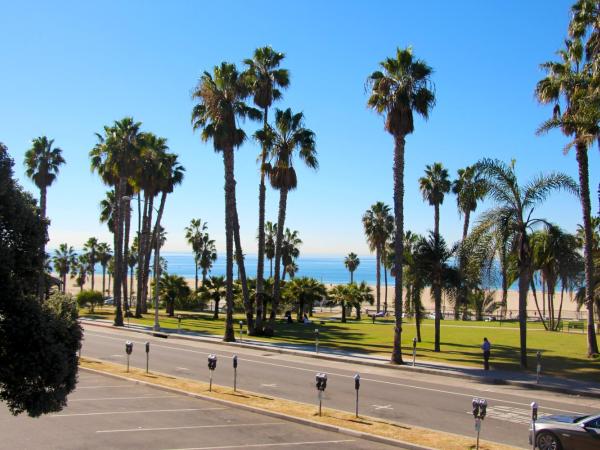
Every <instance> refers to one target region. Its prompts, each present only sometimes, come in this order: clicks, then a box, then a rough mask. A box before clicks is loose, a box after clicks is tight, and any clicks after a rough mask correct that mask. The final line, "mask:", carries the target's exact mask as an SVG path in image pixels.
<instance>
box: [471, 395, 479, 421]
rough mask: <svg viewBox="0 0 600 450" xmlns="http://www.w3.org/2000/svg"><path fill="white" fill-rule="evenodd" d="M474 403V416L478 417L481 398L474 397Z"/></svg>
mask: <svg viewBox="0 0 600 450" xmlns="http://www.w3.org/2000/svg"><path fill="white" fill-rule="evenodd" d="M472 405H473V417H475V418H477V417H478V416H479V399H478V398H474V399H473V403H472Z"/></svg>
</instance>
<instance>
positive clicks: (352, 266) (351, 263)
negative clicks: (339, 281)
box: [344, 252, 360, 284]
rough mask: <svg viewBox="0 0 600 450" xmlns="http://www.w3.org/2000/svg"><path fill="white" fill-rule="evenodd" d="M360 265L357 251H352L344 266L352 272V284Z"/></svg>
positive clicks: (345, 259)
mask: <svg viewBox="0 0 600 450" xmlns="http://www.w3.org/2000/svg"><path fill="white" fill-rule="evenodd" d="M359 265H360V258H359V257H358V255H357V254H356V253H353V252H350V253H348V256H346V257H345V258H344V266H345V267H346V269H348V272H350V284H352V283H354V271H355V270H356V269H357V268H358V266H359Z"/></svg>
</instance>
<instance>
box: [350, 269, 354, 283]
mask: <svg viewBox="0 0 600 450" xmlns="http://www.w3.org/2000/svg"><path fill="white" fill-rule="evenodd" d="M352 283H354V271H353V270H351V271H350V284H352Z"/></svg>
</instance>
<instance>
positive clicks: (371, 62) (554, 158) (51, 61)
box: [0, 0, 600, 255]
mask: <svg viewBox="0 0 600 450" xmlns="http://www.w3.org/2000/svg"><path fill="white" fill-rule="evenodd" d="M569 7H570V1H559V0H553V1H551V2H549V1H527V2H523V1H504V2H481V1H473V2H470V1H462V2H447V1H441V0H440V1H430V2H406V1H403V2H400V1H389V2H384V1H373V2H359V1H328V2H320V1H303V2H267V1H265V2H258V1H241V0H240V1H230V2H198V1H172V2H158V1H128V2H106V1H105V2H75V1H73V2H27V1H23V2H4V3H3V4H2V7H1V14H0V29H2V30H3V33H2V34H3V38H2V39H1V40H0V60H1V61H2V77H1V79H0V80H1V81H0V102H1V103H0V104H1V105H2V106H1V108H0V141H3V142H4V143H5V144H6V145H7V146H8V148H9V152H10V153H11V155H12V156H13V158H14V159H15V161H16V165H15V171H16V174H17V176H18V177H19V179H20V180H21V182H22V184H23V185H24V186H25V187H26V188H27V189H29V190H32V191H34V186H33V185H32V184H31V183H30V182H29V181H28V180H26V179H25V177H24V169H23V165H22V161H23V154H24V152H25V151H26V149H27V148H28V145H29V142H30V140H31V139H32V138H34V137H36V136H39V135H42V134H46V135H48V136H49V137H51V138H54V139H55V142H56V144H57V145H59V146H60V147H61V148H62V149H63V150H64V156H65V158H66V160H67V165H66V166H64V168H63V169H62V171H61V174H60V176H59V178H58V181H57V182H56V183H55V184H54V185H53V186H52V187H51V188H50V189H49V193H48V214H49V216H50V218H51V220H52V224H51V227H50V239H51V241H50V244H49V246H50V247H56V246H57V245H58V244H59V243H61V242H68V243H69V244H70V245H73V246H75V247H76V248H78V247H81V245H82V243H83V242H84V241H85V240H86V239H87V237H89V236H92V235H95V236H98V237H100V238H102V239H105V240H109V239H110V236H109V235H108V232H107V231H106V227H105V226H104V225H100V224H99V223H98V212H99V207H98V202H99V201H100V200H101V199H102V197H103V195H104V191H105V190H106V187H105V186H103V185H102V184H101V182H100V180H99V178H98V177H97V175H94V174H92V173H91V172H90V170H89V158H88V152H89V150H90V149H91V148H92V146H93V145H94V143H95V137H94V132H97V131H100V130H101V129H102V126H103V125H105V124H109V123H110V122H112V121H113V120H115V119H120V118H122V117H124V116H126V115H131V116H133V117H134V118H135V119H136V120H138V121H141V122H143V128H144V129H145V130H148V131H153V132H154V133H156V134H158V135H161V136H164V137H166V138H168V140H169V144H170V147H171V150H172V151H174V152H176V153H178V154H179V155H180V159H181V162H182V163H183V165H184V166H185V167H186V169H187V173H186V178H185V180H184V183H183V185H182V186H181V187H179V188H178V189H177V190H176V191H175V193H174V194H172V196H171V197H170V198H169V199H168V200H167V207H166V213H165V219H164V225H165V227H166V229H167V232H168V241H167V245H166V248H167V250H171V251H178V250H187V246H186V244H185V241H184V238H183V234H184V233H183V228H184V227H185V226H186V225H187V224H188V223H189V220H190V219H191V218H192V217H201V218H202V219H203V220H207V221H208V223H209V229H210V232H211V234H213V235H214V237H215V238H216V240H217V245H218V246H219V249H220V250H223V246H224V245H223V242H224V230H223V228H224V227H223V221H224V202H223V166H222V159H221V157H220V156H219V155H217V154H215V153H214V152H213V150H212V145H211V144H204V143H201V142H200V138H199V136H198V135H197V134H196V135H195V134H194V133H193V132H192V129H191V126H190V111H191V108H192V102H191V99H190V92H191V90H192V88H193V87H194V85H195V83H196V82H197V80H198V78H199V75H200V74H201V73H202V71H204V70H210V69H211V68H212V66H214V65H215V64H218V63H220V62H221V61H230V62H235V63H238V64H239V65H240V66H241V61H242V60H243V59H244V58H246V57H249V56H251V54H252V52H253V50H254V48H256V47H258V46H263V45H267V44H268V45H272V46H273V47H274V48H275V49H276V50H279V51H283V52H285V53H286V55H287V57H286V59H285V60H284V64H283V66H284V67H286V68H288V69H289V70H290V72H291V86H290V88H289V89H288V90H287V91H286V92H285V94H284V99H283V100H282V101H281V102H279V104H277V105H276V106H278V107H280V108H284V107H291V108H292V110H293V111H303V112H304V113H305V115H306V125H307V126H308V127H309V128H311V129H312V130H314V131H315V133H316V136H317V146H318V151H319V160H320V166H321V167H320V169H319V171H318V172H311V171H308V170H304V169H300V170H299V174H298V178H299V182H298V190H297V191H294V192H292V193H291V194H290V196H289V199H288V216H287V222H286V224H287V225H288V226H290V227H292V228H295V229H298V230H299V231H300V234H301V236H302V238H303V240H304V245H303V248H302V250H303V252H304V253H305V254H328V255H332V254H333V255H337V254H339V255H341V254H345V253H348V252H349V251H355V252H357V253H359V254H366V253H368V249H367V246H366V244H365V240H364V237H363V230H362V224H361V216H362V214H363V213H364V211H365V210H366V209H367V208H368V207H369V206H370V205H371V204H372V203H374V202H376V201H378V200H382V201H385V202H387V203H390V204H391V201H392V170H391V167H392V149H393V143H392V139H391V137H390V136H389V135H388V134H387V133H385V132H384V130H383V121H382V119H381V117H379V116H377V115H376V114H375V113H373V112H371V111H369V110H368V109H367V108H366V100H367V94H366V92H365V79H366V77H367V76H368V75H369V73H371V72H372V71H373V70H375V69H376V68H377V64H378V62H379V61H381V60H382V59H383V58H385V57H386V56H388V55H392V54H393V53H394V52H395V49H396V47H398V46H402V47H403V46H406V45H412V46H413V49H414V52H415V54H416V55H417V56H418V57H420V58H422V59H425V60H426V61H427V62H428V63H429V64H430V65H431V66H432V67H433V68H434V70H435V73H434V75H433V80H434V82H435V85H436V94H437V105H436V107H435V109H434V110H433V111H432V114H431V118H430V120H429V121H428V122H423V121H421V120H419V121H418V122H417V124H416V130H415V132H414V134H413V135H411V136H409V137H408V139H407V146H406V175H405V183H406V198H405V214H406V227H407V228H408V229H411V230H414V231H417V232H420V233H424V232H426V231H427V230H428V229H431V228H432V227H433V210H432V208H431V207H430V206H428V205H427V204H425V203H424V202H423V200H422V198H421V194H420V193H419V191H418V184H417V180H418V178H419V177H420V176H421V175H422V173H423V170H424V168H425V165H426V164H430V163H433V162H435V161H441V162H443V163H444V165H445V166H446V167H447V168H448V169H449V170H450V172H451V174H452V175H453V176H455V174H456V170H457V169H458V168H460V167H464V166H466V165H468V164H472V163H473V162H475V161H476V160H478V159H479V158H481V157H495V158H499V159H502V160H505V161H509V160H511V159H512V158H515V159H516V160H517V172H518V175H519V177H520V179H521V180H522V181H523V182H524V181H526V180H528V179H529V178H530V177H532V176H533V175H535V174H537V173H539V172H540V171H541V172H548V171H554V170H563V171H565V172H567V173H568V174H570V175H572V176H575V177H576V175H577V168H576V163H575V156H574V154H573V153H571V154H569V155H567V156H565V155H563V153H562V148H563V146H564V144H565V142H566V140H565V139H564V138H563V137H562V136H561V135H560V133H558V132H553V133H551V134H550V135H548V136H543V137H538V136H536V135H535V129H536V128H537V126H538V125H539V124H540V123H541V122H542V121H543V120H544V119H545V118H547V117H548V116H549V114H550V109H549V108H548V107H542V106H539V105H538V104H537V102H536V100H535V98H534V96H533V89H534V87H535V83H536V82H537V80H538V79H539V78H540V77H541V76H542V72H541V71H540V69H539V63H541V62H543V61H546V60H549V59H552V58H553V57H554V52H555V51H556V50H557V49H558V48H559V47H560V45H561V43H562V41H563V39H564V37H565V33H566V27H567V23H568V19H569ZM245 127H246V129H247V132H248V134H251V133H252V132H253V131H254V130H255V129H256V128H257V127H258V125H257V124H255V123H246V124H245ZM257 155H258V147H257V146H256V144H255V143H253V142H252V141H249V142H248V143H247V144H246V145H244V146H243V147H242V148H241V149H240V150H239V151H238V152H237V154H236V178H237V181H238V184H237V199H238V210H239V215H240V221H241V227H242V242H243V245H244V250H245V251H246V252H248V253H254V252H255V251H256V240H255V236H256V226H257V220H258V219H257V202H258V182H259V179H258V166H257V164H256V157H257ZM598 163H599V154H598V150H597V149H596V148H594V149H593V150H591V151H590V168H591V171H590V182H591V185H592V192H593V193H595V191H596V189H595V186H597V184H598V180H599V176H600V170H599V167H600V165H599V164H598ZM36 195H37V193H36ZM267 196H268V197H267V200H268V201H267V216H268V217H267V218H268V219H270V220H273V221H274V220H275V219H276V214H277V197H278V195H277V193H276V192H274V191H272V190H270V189H269V190H268V193H267ZM592 200H593V203H592V207H593V210H594V211H595V212H596V211H597V210H598V202H597V198H596V195H593V196H592ZM485 207H486V205H485V204H484V205H482V206H481V207H480V209H479V211H481V210H483V209H485ZM536 213H537V214H538V216H540V217H546V218H548V219H549V220H551V221H554V222H556V223H558V224H560V225H561V226H563V227H565V228H566V229H568V230H571V231H572V230H574V229H575V227H576V224H577V223H579V222H580V221H581V219H580V217H581V212H580V209H579V205H578V202H577V201H576V200H575V199H574V198H572V197H570V196H568V195H566V194H559V195H555V196H554V197H552V199H551V202H550V203H548V204H547V205H546V206H544V207H543V208H540V210H539V211H537V212H536ZM461 227H462V224H461V219H460V218H459V217H458V214H457V211H456V202H455V197H454V196H448V197H447V198H446V200H445V202H444V205H443V207H442V209H441V230H442V232H443V234H444V235H445V236H446V238H447V240H449V241H455V240H457V239H458V238H459V236H460V233H461Z"/></svg>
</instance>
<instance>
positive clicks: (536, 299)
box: [530, 277, 548, 330]
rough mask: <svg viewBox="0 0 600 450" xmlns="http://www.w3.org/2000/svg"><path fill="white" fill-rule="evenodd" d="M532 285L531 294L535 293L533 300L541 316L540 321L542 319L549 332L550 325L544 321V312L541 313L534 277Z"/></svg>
mask: <svg viewBox="0 0 600 450" xmlns="http://www.w3.org/2000/svg"><path fill="white" fill-rule="evenodd" d="M530 283H531V292H533V300H535V308H536V309H537V312H538V314H539V315H540V319H542V324H543V325H544V328H545V329H546V330H548V325H547V324H546V320H545V319H544V317H543V316H542V312H541V311H540V305H539V303H538V298H537V291H536V289H535V283H534V281H533V277H531V281H530Z"/></svg>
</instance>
